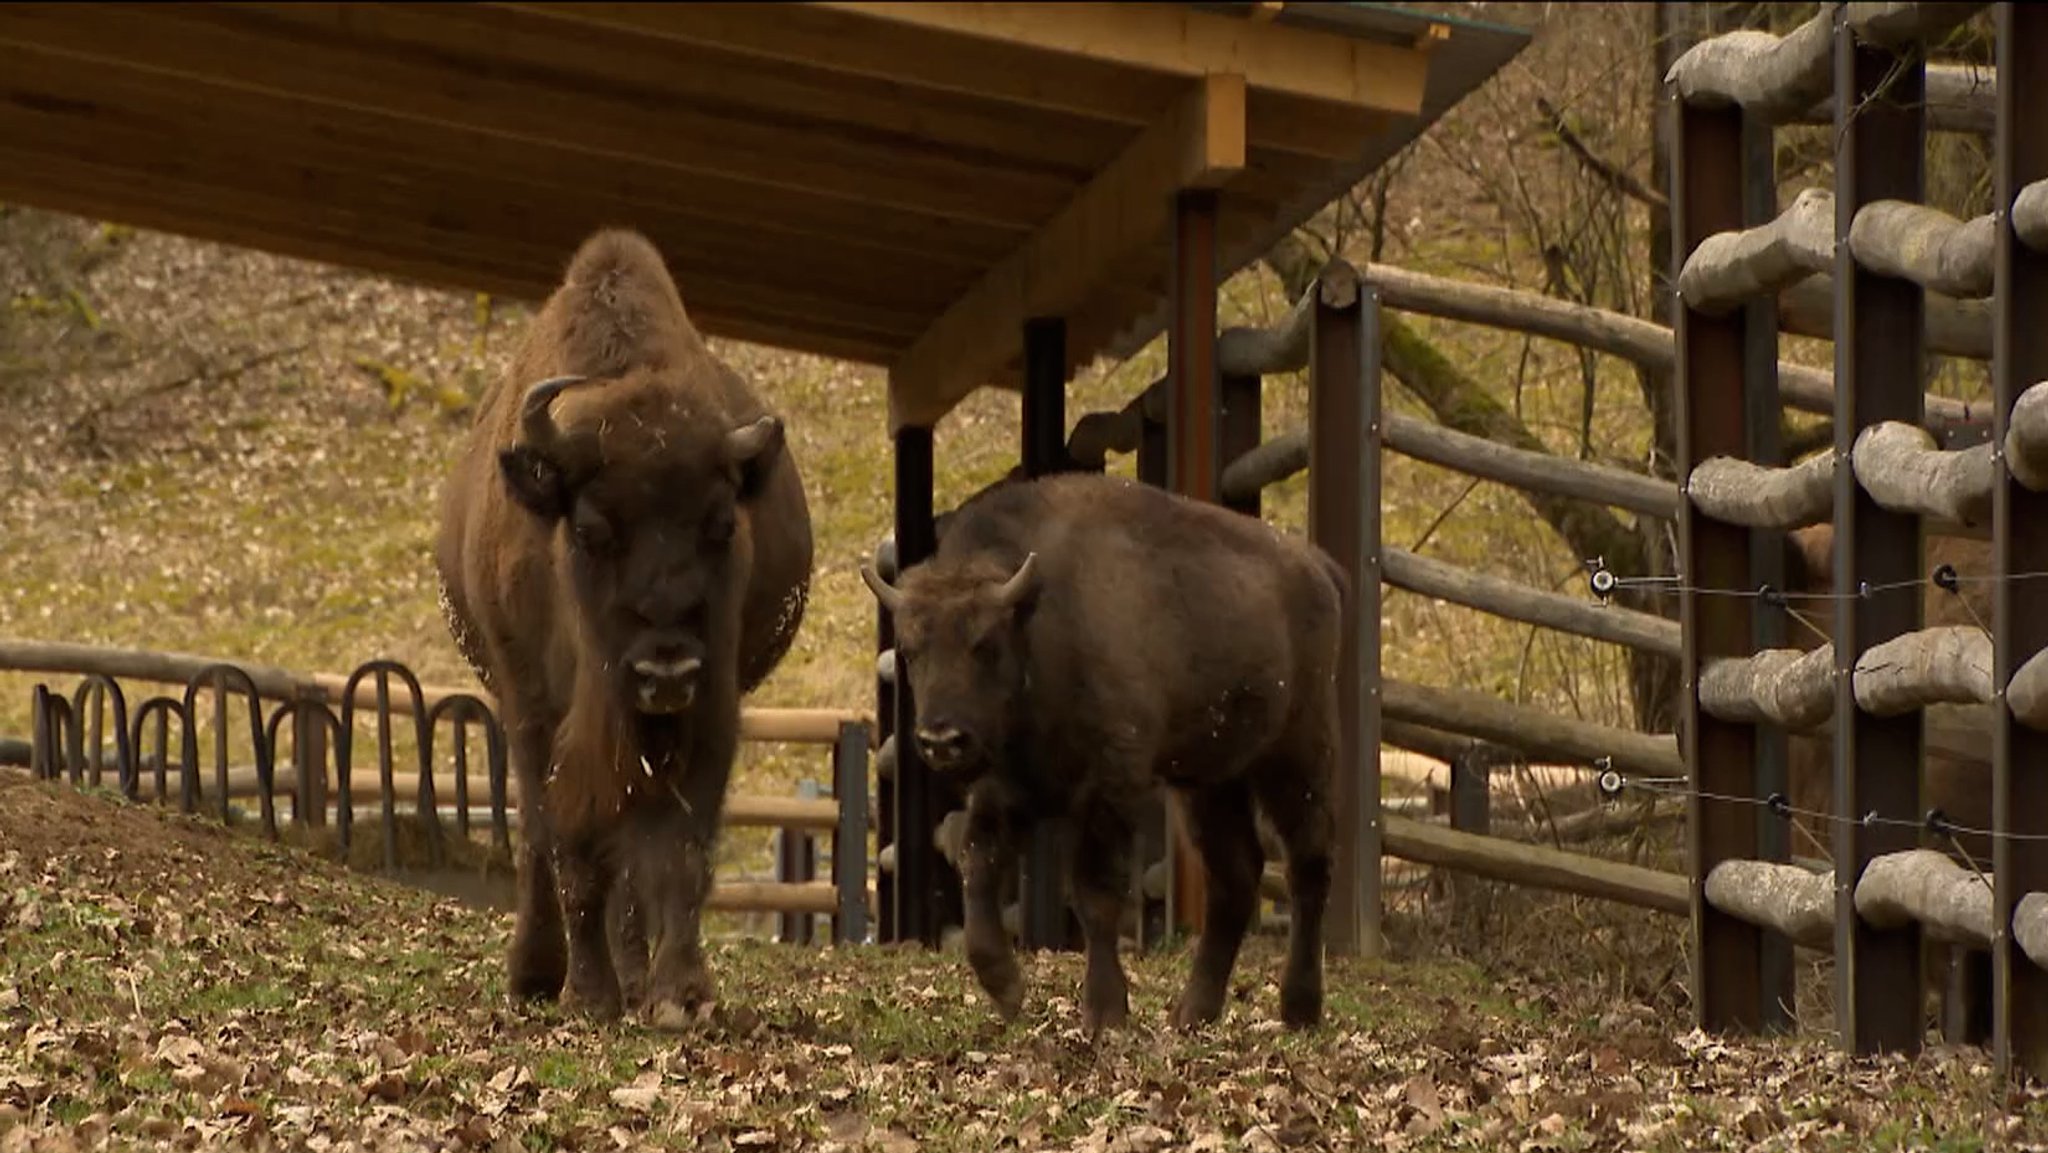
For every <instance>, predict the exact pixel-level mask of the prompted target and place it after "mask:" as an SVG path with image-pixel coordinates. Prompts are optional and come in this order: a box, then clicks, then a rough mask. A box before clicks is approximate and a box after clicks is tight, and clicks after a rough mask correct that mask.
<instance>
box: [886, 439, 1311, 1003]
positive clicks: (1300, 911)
mask: <svg viewBox="0 0 2048 1153" xmlns="http://www.w3.org/2000/svg"><path fill="white" fill-rule="evenodd" d="M861 577H862V579H864V580H865V581H866V582H867V584H868V587H869V588H870V589H871V590H872V591H873V592H874V594H875V597H876V598H877V599H878V600H879V601H880V602H881V604H882V606H883V607H884V608H885V609H887V610H888V611H889V612H890V613H891V614H892V615H893V617H894V620H895V630H896V651H897V655H898V657H899V658H900V659H901V661H902V662H903V670H904V675H906V676H907V677H908V680H909V685H910V689H911V695H912V700H913V703H914V705H915V710H916V722H915V726H914V729H915V733H914V739H915V740H916V742H917V748H918V750H919V753H920V754H921V755H922V757H923V758H924V760H925V762H926V763H927V764H929V765H930V766H931V767H932V768H933V769H934V770H935V771H937V772H940V773H944V774H949V775H954V776H955V778H956V779H958V780H961V781H963V782H965V783H966V786H967V789H968V802H967V820H968V832H967V848H966V864H967V867H966V869H965V873H966V877H965V880H966V887H967V925H966V945H967V956H968V960H969V962H970V963H971V964H972V965H973V967H974V972H975V975H976V977H977V978H978V979H979V980H980V982H981V985H982V988H983V989H984V990H986V991H987V993H988V995H989V997H990V999H991V1000H993V1001H994V1002H995V1005H996V1008H997V1010H998V1012H1000V1013H1001V1014H1002V1015H1003V1016H1004V1017H1005V1018H1012V1017H1014V1016H1015V1015H1016V1013H1017V1011H1018V1010H1019V1008H1020V1007H1021V1005H1022V1003H1023V996H1024V989H1023V978H1022V974H1021V972H1020V970H1019V967H1018V964H1017V960H1016V957H1015V954H1014V953H1013V952H1012V950H1011V946H1010V940H1009V937H1008V934H1007V933H1005V932H1004V930H1003V928H1002V923H1001V916H1000V910H999V909H998V907H997V888H996V886H997V882H998V880H999V879H1000V877H1001V876H1002V874H1003V873H1004V872H1005V871H1006V870H1007V869H1008V868H1009V867H1010V866H1011V865H1012V864H1013V863H1014V861H1015V859H1016V853H1017V850H1018V846H1019V844H1020V841H1021V839H1022V837H1023V835H1024V834H1025V833H1026V832H1027V831H1028V830H1029V828H1030V826H1031V825H1032V823H1033V822H1034V821H1035V820H1036V819H1037V818H1040V817H1045V816H1054V815H1062V814H1063V815H1067V816H1070V817H1071V818H1073V822H1074V829H1075V834H1076V835H1075V837H1074V844H1073V849H1074V851H1073V856H1072V859H1071V861H1070V862H1069V872H1068V880H1069V884H1070V887H1071V889H1072V895H1073V905H1074V909H1075V912H1076V914H1077V915H1078V916H1079V918H1080V921H1081V926H1082V932H1083V934H1084V937H1085V940H1086V943H1087V956H1088V967H1087V977H1086V981H1085V985H1084V989H1083V995H1082V1011H1081V1016H1082V1024H1083V1027H1084V1028H1086V1029H1087V1030H1088V1031H1089V1032H1090V1033H1094V1032H1097V1031H1099V1030H1101V1029H1103V1028H1105V1027H1113V1026H1115V1025H1118V1024H1121V1023H1122V1022H1123V1021H1124V1020H1125V1019H1126V1017H1127V1016H1128V1015H1129V1004H1130V1002H1129V995H1128V988H1127V985H1126V982H1125V979H1124V973H1123V968H1122V965H1121V963H1120V962H1119V961H1118V959H1117V951H1116V950H1117V929H1118V923H1119V919H1120V914H1121V913H1122V910H1123V901H1124V895H1125V893H1126V892H1127V891H1128V889H1129V883H1130V846H1131V842H1132V839H1133V836H1134V833H1135V826H1136V822H1137V820H1138V814H1139V811H1140V805H1141V803H1142V802H1143V801H1144V799H1145V798H1146V796H1147V794H1148V793H1149V792H1150V791H1151V790H1152V789H1154V788H1156V787H1157V786H1158V785H1160V784H1164V785H1166V786H1168V787H1169V788H1171V789H1172V790H1173V793H1174V796H1175V799H1176V800H1177V801H1178V802H1179V803H1180V804H1181V805H1182V806H1183V811H1184V813H1185V815H1186V816H1187V817H1188V819H1189V826H1190V828H1191V830H1192V831H1193V833H1194V839H1195V842H1196V845H1197V847H1198V848H1199V849H1200V852H1201V856H1202V863H1203V866H1204V867H1205V869H1206V870H1207V873H1208V879H1209V885H1208V898H1207V900H1208V903H1207V919H1206V921H1205V923H1204V926H1203V929H1202V936H1201V940H1200V942H1199V943H1198V945H1197V946H1196V951H1195V959H1194V967H1193V971H1192V973H1191V974H1190V975H1189V978H1188V984H1187V987H1186V989H1185V990H1184V991H1183V992H1182V995H1181V998H1180V1002H1179V1005H1178V1006H1177V1007H1176V1009H1175V1011H1174V1019H1175V1023H1176V1024H1178V1025H1180V1026H1182V1027H1184V1028H1185V1027H1193V1026H1197V1025H1202V1024H1206V1023H1208V1022H1211V1021H1214V1020H1215V1019H1216V1018H1217V1017H1218V1016H1219V1015H1220V1014H1221V1012H1222V1010H1223V998H1224V992H1225V987H1226V985H1227V983H1228V981H1229V978H1230V973H1231V970H1232V968H1233V967H1234V965H1235V964H1236V960H1237V953H1238V949H1239V947H1240V945H1242V943H1243V941H1244V935H1245V931H1246V929H1247V928H1248V926H1249V924H1250V921H1251V917H1252V914H1253V912H1254V910H1255V907H1256V902H1257V899H1258V883H1259V874H1260V872H1261V871H1262V869H1263V868H1264V865H1265V853H1264V851H1263V849H1262V848H1261V846H1260V843H1259V836H1258V833H1257V831H1256V828H1255V825H1254V816H1255V812H1256V810H1255V807H1254V806H1255V804H1256V806H1257V809H1262V810H1263V811H1264V813H1265V815H1266V816H1267V818H1268V819H1269V820H1270V821H1271V823H1272V825H1273V827H1274V828H1275V829H1276V830H1277V832H1278V833H1279V836H1280V840H1281V842H1282V843H1283V844H1284V845H1285V846H1286V849H1287V881H1288V886H1289V891H1290V898H1291V900H1292V902H1293V904H1294V910H1295V913H1294V916H1293V918H1292V923H1291V926H1290V937H1289V941H1288V952H1287V962H1286V969H1285V972H1284V974H1283V975H1282V978H1281V984H1280V1014H1281V1018H1282V1020H1283V1021H1285V1022H1286V1023H1287V1024H1288V1025H1290V1026H1295V1027H1302V1026H1308V1025H1313V1024H1315V1023H1316V1022H1318V1021H1319V1020H1320V1019H1321V1017H1322V1002H1323V976H1322V921H1323V911H1324V907H1325V906H1326V904H1327V902H1328V897H1329V888H1330V842H1331V838H1332V834H1333V822H1332V818H1331V815H1330V812H1329V809H1328V807H1327V805H1328V797H1329V792H1330V781H1331V773H1332V767H1333V765H1334V762H1335V759H1336V750H1337V740H1338V728H1337V710H1336V691H1335V690H1336V682H1335V676H1336V668H1337V649H1338V640H1339V629H1340V627H1341V620H1342V610H1343V600H1344V597H1345V596H1346V595H1347V594H1346V581H1345V579H1344V576H1343V573H1342V571H1341V570H1340V569H1338V568H1337V566H1336V565H1335V564H1334V563H1333V562H1331V560H1330V559H1329V557H1328V556H1326V555H1324V554H1323V553H1322V552H1320V551H1319V550H1317V549H1316V548H1314V547H1313V546H1311V545H1308V544H1306V543H1305V542H1302V541H1299V540H1296V539H1293V538H1290V537H1287V536H1284V535H1282V534H1281V533H1279V532H1277V531H1275V530H1274V529H1272V528H1271V527H1269V526H1268V525H1266V524H1264V523H1262V522H1260V521H1259V520H1257V519H1256V518H1253V517H1247V516H1244V515H1242V514H1239V513H1234V512H1230V511H1228V510H1225V509H1222V508H1217V507H1214V506H1210V505H1204V504H1199V503H1196V502H1193V501H1189V500H1186V499H1183V498H1181V497H1178V496H1174V495H1170V494H1168V493H1166V492H1163V491H1161V490H1159V489H1156V488H1152V487H1149V486H1145V485H1141V484H1136V483H1133V482H1130V481H1125V480H1121V479H1117V478H1112V477H1105V476H1099V475H1091V474H1085V473H1068V474H1061V475H1056V476H1052V477H1047V478H1044V479H1040V480H1033V481H1012V482H1010V483H1006V484H1002V485H997V486H992V487H991V488H989V489H987V490H985V491H983V492H981V493H979V494H977V495H976V496H975V497H974V498H973V499H972V500H970V501H968V502H966V503H964V504H962V505H961V506H960V507H959V508H958V509H955V510H954V511H953V514H952V516H951V518H950V522H949V523H948V525H947V526H946V532H945V535H944V536H943V537H942V538H941V539H940V542H939V546H938V550H937V552H936V554H935V555H934V556H933V557H932V558H931V559H930V560H928V561H926V562H924V563H922V564H918V565H916V566H913V567H911V568H910V569H908V570H907V571H906V572H905V573H904V574H903V577H902V583H901V584H900V585H899V586H891V585H889V584H888V583H887V582H885V581H884V580H882V578H881V577H879V576H877V575H876V574H875V572H874V570H873V569H872V568H870V567H868V566H865V565H864V566H862V569H861Z"/></svg>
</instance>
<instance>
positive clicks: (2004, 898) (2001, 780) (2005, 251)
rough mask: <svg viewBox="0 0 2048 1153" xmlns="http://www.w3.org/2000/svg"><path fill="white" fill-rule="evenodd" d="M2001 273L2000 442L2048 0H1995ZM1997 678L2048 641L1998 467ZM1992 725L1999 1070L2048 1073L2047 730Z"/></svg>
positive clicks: (2033, 532) (2019, 304) (2037, 360)
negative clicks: (2045, 929)
mask: <svg viewBox="0 0 2048 1153" xmlns="http://www.w3.org/2000/svg"><path fill="white" fill-rule="evenodd" d="M1998 67H1999V70H2000V71H1999V74H1998V148H1997V166H1998V175H1997V181H1996V189H1997V196H1998V201H1997V203H1998V211H1999V223H2000V227H1999V229H1998V255H1997V261H1998V265H1997V274H1996V278H1997V285H1998V295H1997V298H1996V299H1995V300H1994V301H1993V308H1994V310H1995V311H1994V313H1993V324H1994V327H1993V336H1992V341H1993V354H1994V357H1995V359H1994V362H1993V367H1992V376H1993V380H1994V383H1995V387H1996V390H1997V391H1996V395H1997V403H1996V405H1995V406H1994V409H1993V417H1992V420H1993V440H1992V443H1993V444H2001V445H2002V444H2004V443H2005V429H2006V425H2007V423H2008V422H2009V421H2010V420H2011V417H2012V406H2013V403H2014V402H2015V401H2017V400H2018V399H2019V396H2020V393H2021V392H2023V391H2025V389H2026V388H2027V387H2028V386H2029V385H2031V384H2033V383H2034V382H2035V381H2038V380H2043V379H2048V325H2044V324H2043V323H2042V318H2043V317H2044V316H2048V255H2043V254H2042V253H2040V252H2036V251H2034V250H2033V249H2030V248H2027V247H2026V246H2024V245H2022V244H2020V243H2019V241H2018V239H2017V238H2016V237H2015V236H2014V235H2013V230H2012V227H2011V220H2010V213H2011V211H2012V203H2013V198H2014V197H2015V196H2017V195H2018V193H2019V190H2020V189H2021V188H2024V187H2025V186H2026V185H2028V184H2029V183H2032V182H2033V181H2036V180H2043V179H2048V138H2044V137H2043V136H2042V134H2041V130H2040V125H2039V124H2038V123H2030V122H2029V121H2027V120H2024V119H2022V118H2023V117H2028V116H2031V115H2033V114H2036V113H2038V112H2039V110H2040V109H2041V107H2042V104H2043V102H2044V101H2048V10H2043V9H2042V8H2040V7H2038V6H2036V5H2032V4H2000V5H1999V6H1998ZM1991 499H1992V504H1991V533H1992V536H1991V539H1992V550H1993V554H1994V560H1993V565H1994V569H1993V572H1994V574H1995V575H1996V577H1997V583H1996V584H1994V585H1993V586H1992V589H1993V592H1992V610H1991V612H1992V615H1991V622H1992V649H1993V656H1992V669H1993V680H1992V683H1993V684H1994V685H1996V686H1997V687H1998V693H1999V699H2000V700H2001V701H2003V700H2004V696H2005V686H2006V684H2007V683H2008V682H2009V681H2010V680H2011V679H2012V674H2013V672H2014V671H2015V670H2017V669H2018V668H2019V667H2020V666H2021V665H2022V664H2024V663H2026V661H2027V660H2028V658H2030V657H2032V656H2033V655H2034V654H2035V653H2038V652H2040V651H2041V650H2042V649H2043V648H2048V614H2044V613H2042V612H2041V611H2040V609H2039V607H2038V605H2033V606H2028V607H2023V605H2024V604H2025V601H2026V600H2027V599H2028V598H2029V597H2030V596H2038V595H2039V594H2038V593H2031V594H2030V593H2028V592H2026V590H2025V587H2024V586H2021V585H2018V584H2015V583H2014V581H2013V577H2014V576H2015V574H2018V573H2038V572H2048V528H2044V527H2043V526H2044V525H2048V495H2044V494H2041V493H2036V492H2031V491H2029V490H2028V489H2027V488H2025V487H2024V486H2022V485H2019V484H2016V483H2014V482H2013V479H2012V476H2011V474H2010V473H2008V472H2006V471H2005V470H2004V469H2001V470H2000V471H1999V476H1998V480H1997V483H1996V484H1995V485H1994V487H1993V489H1992V498H1991ZM1993 712H1994V714H1995V717H1996V719H1995V721H1994V722H1993V726H1994V727H1993V729H1992V745H1991V748H1992V767H1991V781H1992V786H1991V787H1992V798H1993V799H1992V828H1993V829H1994V830H1995V831H1996V832H1997V834H1998V837H1997V839H1996V840H1995V841H1994V842H1993V844H1992V850H1991V852H1992V857H1991V861H1992V866H1991V867H1992V869H1993V876H1992V884H1993V888H1994V892H1993V894H1992V916H1993V923H1994V924H1995V925H1996V926H1997V927H1998V928H1997V937H1996V938H1995V939H1994V940H1993V941H1992V947H1991V965H1992V984H1993V989H1994V992H1993V1007H1994V1015H1995V1021H1994V1028H1993V1045H1992V1048H1993V1051H1994V1052H1995V1054H1996V1058H1997V1063H1998V1068H1999V1070H2000V1072H2001V1073H2002V1074H2005V1075H2010V1074H2011V1073H2012V1072H2013V1071H2014V1070H2015V1069H2025V1070H2026V1071H2027V1072H2029V1073H2031V1074H2032V1075H2033V1076H2035V1077H2036V1078H2048V972H2043V970H2042V969H2041V968H2040V967H2039V966H2037V965H2035V964H2033V963H2032V962H2031V961H2029V960H2028V959H2027V957H2026V955H2025V954H2023V953H2021V952H2020V949H2019V947H2018V945H2017V944H2016V943H2015V942H2014V940H2013V934H2012V915H2013V908H2014V906H2015V905H2016V904H2017V903H2018V901H2019V899H2020V898H2021V897H2022V896H2024V895H2025V894H2027V893H2029V892H2041V891H2044V890H2048V843H2044V842H2042V841H2041V840H2038V839H2036V840H2032V841H2015V840H2011V839H2009V838H2010V837H2012V836H2026V837H2034V838H2040V837H2043V836H2048V771H2044V766H2048V734H2043V733H2040V732H2038V731H2036V730H2033V729H2029V728H2026V727H2024V726H2021V725H2017V724H2014V723H2013V720H2012V713H2011V711H2010V710H2009V709H2008V708H2006V707H2005V706H2004V705H2003V704H2001V705H2000V706H1999V707H1998V708H1996V709H1995V710H1993Z"/></svg>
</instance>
